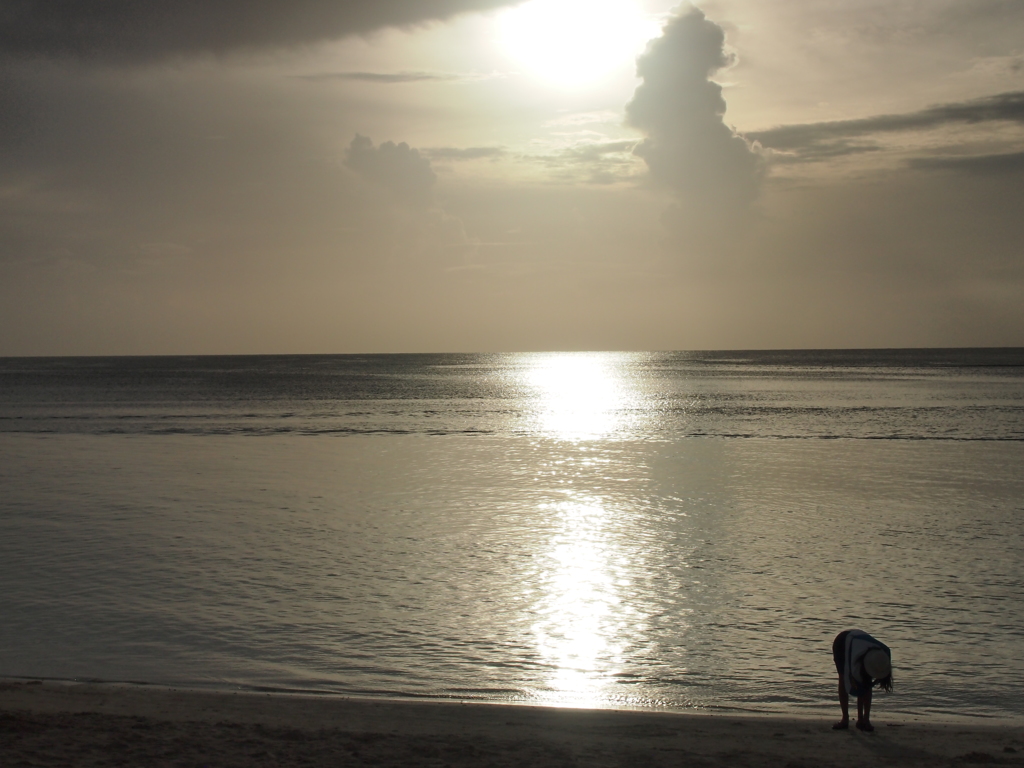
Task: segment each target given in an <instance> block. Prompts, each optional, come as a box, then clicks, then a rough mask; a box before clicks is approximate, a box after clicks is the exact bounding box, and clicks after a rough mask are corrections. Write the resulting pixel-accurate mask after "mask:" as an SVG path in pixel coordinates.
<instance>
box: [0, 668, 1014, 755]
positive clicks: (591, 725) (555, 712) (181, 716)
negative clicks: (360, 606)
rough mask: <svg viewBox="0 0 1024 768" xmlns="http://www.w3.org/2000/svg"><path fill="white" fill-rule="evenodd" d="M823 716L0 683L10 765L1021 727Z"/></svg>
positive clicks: (616, 745) (841, 740)
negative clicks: (840, 721)
mask: <svg viewBox="0 0 1024 768" xmlns="http://www.w3.org/2000/svg"><path fill="white" fill-rule="evenodd" d="M837 709H838V708H837ZM836 715H838V712H837V713H836ZM834 719H835V718H812V717H806V718H802V717H780V716H775V715H754V714H737V715H734V714H724V713H715V714H708V713H685V714H683V713H676V712H655V711H642V710H612V709H591V710H586V709H569V708H561V707H542V706H535V705H529V704H497V703H481V702H461V701H459V702H457V701H451V702H449V701H437V700H396V699H373V698H354V697H345V696H335V695H330V694H328V695H316V694H312V695H310V694H283V693H261V692H251V691H239V692H225V691H207V690H196V689H176V688H165V687H157V686H147V685H132V684H111V683H75V682H59V683H58V682H52V681H51V682H38V681H34V680H12V679H10V678H7V679H0V746H2V748H0V752H2V753H3V754H4V755H5V764H10V765H22V764H23V765H42V766H47V765H67V764H69V763H70V764H74V765H82V766H107V765H110V766H113V765H120V764H123V763H130V764H145V765H175V766H178V765H192V764H195V765H223V766H235V765H238V766H242V765H247V766H251V765H282V764H291V765H297V764H306V765H377V766H384V767H385V768H387V767H388V766H421V765H422V766H445V765H450V766H471V765H472V766H475V765H495V766H505V765H509V766H511V765H531V766H537V767H538V768H547V766H551V767H552V768H554V766H558V767H559V768H563V766H570V765H576V766H590V765H594V766H604V765H627V764H630V765H649V766H662V765H664V766H669V765H672V766H679V765H699V766H706V767H710V768H717V767H718V766H722V768H724V767H725V766H776V765H780V766H786V765H789V766H793V767H794V768H800V767H804V766H806V767H807V768H809V767H810V766H812V765H813V766H844V767H845V766H851V767H852V766H863V765H865V764H867V765H893V764H898V765H909V766H917V765H920V766H926V765H927V766H936V765H950V766H953V765H957V766H962V765H964V764H970V763H993V764H999V765H1011V766H1022V767H1024V725H1017V724H1003V723H1000V724H966V723H963V722H942V723H940V722H936V721H934V720H929V721H928V722H918V721H914V722H908V721H907V718H905V717H900V716H888V717H887V716H886V713H885V712H884V710H879V711H877V712H876V719H875V722H874V724H875V728H876V730H875V731H874V733H861V732H859V731H857V730H855V729H853V728H851V729H850V730H849V731H842V732H836V731H832V730H831V727H830V726H831V724H832V722H833V720H834Z"/></svg>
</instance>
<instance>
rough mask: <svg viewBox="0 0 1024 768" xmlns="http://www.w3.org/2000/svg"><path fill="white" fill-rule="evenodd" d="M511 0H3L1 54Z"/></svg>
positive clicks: (279, 35)
mask: <svg viewBox="0 0 1024 768" xmlns="http://www.w3.org/2000/svg"><path fill="white" fill-rule="evenodd" d="M510 4H511V2H510V0H433V1H432V2H429V3H425V2H422V0H373V1H372V2H368V1H367V0H3V3H2V6H0V52H3V53H2V54H0V55H5V56H8V57H73V58H81V59H102V60H152V59H160V58H164V57H168V56H177V55H191V54H197V53H215V54H221V53H227V52H230V51H235V50H245V49H254V48H274V47H283V46H293V45H302V44H306V43H315V42H319V41H323V40H329V39H335V38H339V37H343V36H346V35H352V34H361V33H366V32H371V31H373V30H376V29H380V28H382V27H389V26H408V25H413V24H418V23H422V22H426V21H431V20H434V19H443V18H447V17H449V16H452V15H454V14H458V13H462V12H464V11H481V10H487V9H490V8H496V7H499V6H502V5H510Z"/></svg>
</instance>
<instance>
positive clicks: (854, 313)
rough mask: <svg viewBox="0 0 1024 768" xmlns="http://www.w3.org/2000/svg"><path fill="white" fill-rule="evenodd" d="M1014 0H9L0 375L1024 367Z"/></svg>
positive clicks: (1, 98)
mask: <svg viewBox="0 0 1024 768" xmlns="http://www.w3.org/2000/svg"><path fill="white" fill-rule="evenodd" d="M1022 243H1024V3H1022V2H1020V0H884V2H883V0H844V2H842V3H836V2H834V1H833V0H775V1H774V2H771V3H766V2H763V0H705V2H702V3H700V4H699V5H696V6H694V5H689V4H683V5H675V4H674V3H671V2H662V1H661V0H530V1H529V2H526V3H511V2H505V0H432V1H431V2H426V0H377V1H376V2H372V3H370V2H364V1H363V0H288V2H284V1H283V0H245V1H244V2H243V0H216V1H214V0H211V2H208V3H196V2H193V1H192V0H189V1H188V2H185V1H184V0H164V1H163V2H160V3H155V2H152V0H119V2H100V1H99V0H50V1H49V2H40V1H38V0H0V328H2V329H3V332H2V333H0V355H66V354H85V355H92V354H111V355H117V354H219V353H364V352H444V351H517V350H620V349H621V350H658V349H756V348H833V347H929V346H1024V246H1022Z"/></svg>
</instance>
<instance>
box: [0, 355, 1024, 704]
mask: <svg viewBox="0 0 1024 768" xmlns="http://www.w3.org/2000/svg"><path fill="white" fill-rule="evenodd" d="M1022 467H1024V351H1022V350H944V351H914V352H906V351H903V352H900V351H887V352H789V353H778V352H776V353H765V352H762V353H700V354H692V353H658V354H653V353H652V354H611V353H600V354H555V353H552V354H521V355H511V354H510V355H423V356H367V357H355V356H316V357H249V358H244V357H221V358H216V357H210V358H111V359H97V358H90V359H7V360H0V584H2V587H3V588H2V590H0V675H8V676H40V677H56V678H98V679H104V680H122V681H124V680H131V681H142V682H153V683H170V684H183V685H185V684H187V685H200V686H216V687H234V686H243V687H266V688H272V689H281V690H306V691H322V692H336V693H360V694H371V695H375V694H380V695H400V696H410V695H411V696H428V697H456V698H460V699H481V700H489V701H517V702H532V703H550V704H566V705H576V706H638V707H652V708H661V709H678V708H705V709H708V708H710V709H730V708H735V709H753V710H758V711H774V712H789V713H819V712H825V711H827V709H828V708H829V707H834V704H832V701H831V700H832V697H833V696H834V688H835V683H834V670H833V668H832V660H831V654H830V644H831V640H832V637H833V636H834V635H835V633H837V632H838V631H840V630H841V629H845V628H849V627H851V626H857V627H861V628H863V629H866V630H868V631H870V632H872V633H873V634H875V635H876V636H878V637H879V638H881V639H883V640H884V641H885V642H887V643H888V644H889V645H890V646H891V647H892V649H893V656H894V662H895V667H896V672H895V677H896V692H895V693H894V694H892V695H891V696H886V697H883V698H881V699H880V700H879V703H878V705H877V706H878V707H879V711H880V712H881V711H882V710H883V709H884V710H885V711H888V712H901V713H905V714H910V715H918V716H925V715H928V716H931V715H960V714H966V715H976V716H987V717H1000V718H1015V719H1021V718H1024V704H1022V703H1021V702H1022V701H1024V699H1022V698H1021V697H1020V693H1019V692H1020V690H1021V688H1022V686H1024V472H1022V470H1021V468H1022Z"/></svg>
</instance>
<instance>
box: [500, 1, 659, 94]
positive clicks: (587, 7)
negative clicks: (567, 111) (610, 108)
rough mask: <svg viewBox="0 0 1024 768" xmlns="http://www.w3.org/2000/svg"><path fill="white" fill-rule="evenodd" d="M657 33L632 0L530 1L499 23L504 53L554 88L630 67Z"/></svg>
mask: <svg viewBox="0 0 1024 768" xmlns="http://www.w3.org/2000/svg"><path fill="white" fill-rule="evenodd" d="M658 33H659V23H658V21H657V19H654V18H652V17H650V16H648V15H647V14H645V13H644V11H643V9H642V8H641V7H640V5H639V4H638V3H637V2H636V0H531V2H528V3H526V4H524V5H521V6H518V7H516V8H513V9H511V10H509V11H506V12H505V13H503V14H502V15H501V17H500V22H499V39H500V43H501V46H502V48H503V49H504V51H505V53H506V54H507V55H508V56H509V57H510V58H511V59H513V60H514V61H515V62H516V63H517V64H518V65H519V66H521V67H522V68H523V69H524V70H526V71H528V72H529V73H530V74H532V75H534V76H536V77H538V78H540V79H542V80H544V81H545V82H547V83H550V84H551V85H555V86H559V87H580V86H586V85H591V84H594V83H596V82H598V81H600V80H601V79H602V78H603V77H605V76H606V75H608V74H610V73H611V72H613V71H615V70H617V69H621V68H622V67H630V66H632V64H633V60H634V59H635V58H636V57H637V56H638V55H639V54H640V53H641V52H642V51H643V49H644V46H645V45H646V43H647V41H648V40H650V39H651V38H654V37H657V35H658Z"/></svg>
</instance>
